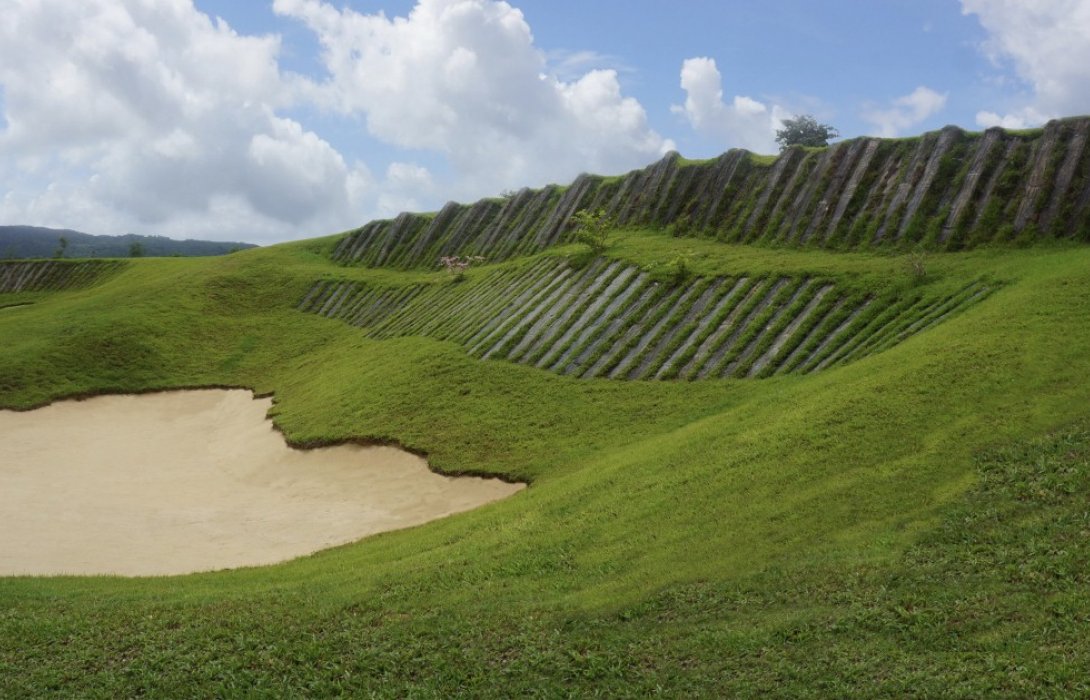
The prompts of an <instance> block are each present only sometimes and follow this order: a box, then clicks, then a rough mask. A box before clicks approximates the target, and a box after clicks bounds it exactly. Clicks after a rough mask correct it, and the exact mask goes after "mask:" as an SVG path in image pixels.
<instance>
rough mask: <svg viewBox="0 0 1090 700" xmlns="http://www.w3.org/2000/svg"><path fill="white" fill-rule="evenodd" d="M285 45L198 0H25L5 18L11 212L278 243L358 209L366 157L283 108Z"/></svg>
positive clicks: (6, 202) (3, 213)
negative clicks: (200, 6)
mask: <svg viewBox="0 0 1090 700" xmlns="http://www.w3.org/2000/svg"><path fill="white" fill-rule="evenodd" d="M279 49H280V46H279V40H278V39H277V38H276V37H271V36H261V37H252V36H241V35H239V34H237V33H236V32H234V31H233V30H231V29H230V27H228V26H227V25H226V24H224V23H223V22H213V21H212V20H210V19H209V18H208V17H207V16H206V15H204V14H201V13H199V12H197V11H196V10H195V9H194V8H193V6H192V4H191V3H190V2H189V1H188V0H160V1H157V2H154V3H149V2H141V1H139V0H87V1H85V2H80V3H76V4H73V3H69V2H66V1H65V0H39V1H38V2H19V3H16V7H15V8H14V9H13V10H11V11H8V12H6V13H5V21H4V23H3V26H2V27H0V84H2V85H3V87H4V96H5V100H4V111H5V121H6V123H7V125H6V128H4V129H3V131H0V160H3V161H4V162H6V163H8V164H9V166H8V168H7V169H6V170H4V171H2V173H0V175H2V176H3V178H4V185H5V189H7V190H8V192H7V194H6V195H5V197H4V199H3V201H2V202H0V217H2V218H3V219H4V220H5V221H19V222H28V223H43V224H47V225H65V226H72V227H76V228H79V227H81V226H87V224H90V226H88V228H97V229H98V230H107V231H110V232H119V231H120V230H141V231H150V232H156V233H164V234H169V235H190V234H192V233H199V234H200V235H206V236H211V237H220V238H222V237H231V236H244V237H246V238H250V239H257V240H269V239H272V238H278V237H284V236H290V235H293V234H295V233H296V232H297V231H298V230H300V229H305V230H307V231H309V232H322V231H323V230H327V228H328V227H330V226H333V225H334V224H335V223H336V222H338V221H342V220H344V219H345V218H347V217H349V216H351V214H352V211H353V207H352V205H351V200H352V199H353V198H354V197H356V196H358V194H359V190H360V189H361V187H363V186H364V185H365V183H366V181H367V179H368V175H367V173H366V169H365V168H362V167H361V166H355V165H350V164H348V163H346V162H345V161H344V159H343V158H342V157H341V155H340V154H339V153H338V152H337V151H336V150H335V149H334V148H333V147H332V146H330V144H328V143H327V142H325V141H324V140H322V139H321V138H319V137H318V136H317V135H316V134H314V133H313V132H311V131H308V130H306V129H305V128H303V126H302V125H301V124H299V123H298V122H295V121H292V120H290V119H286V118H284V117H281V116H278V115H277V114H276V112H275V110H276V108H277V107H280V106H284V105H286V104H289V102H290V100H291V89H290V85H289V80H287V79H286V78H285V77H284V76H282V75H281V73H280V70H279V66H278V62H277V55H278V52H279ZM10 164H14V166H15V167H11V165H10ZM221 215H225V218H222V219H221V218H219V217H220V216H221ZM195 224H196V231H195V230H194V226H195ZM232 224H234V225H235V226H236V228H235V229H233V230H231V229H230V228H229V227H230V226H231V225H232Z"/></svg>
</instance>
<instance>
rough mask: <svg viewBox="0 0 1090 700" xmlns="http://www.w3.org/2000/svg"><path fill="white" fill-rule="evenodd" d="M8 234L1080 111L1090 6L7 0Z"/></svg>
mask: <svg viewBox="0 0 1090 700" xmlns="http://www.w3.org/2000/svg"><path fill="white" fill-rule="evenodd" d="M0 10H2V11H3V16H4V22H3V23H2V24H0V224H25V225H38V226H50V227H56V228H72V229H76V230H81V231H86V232H88V233H98V234H120V233H140V234H149V235H165V236H171V237H174V238H207V239H212V240H242V241H248V242H254V243H260V244H269V243H275V242H279V241H285V240H294V239H299V238H308V237H313V236H319V235H326V234H329V233H335V232H338V231H342V230H346V229H350V228H355V227H357V226H360V225H362V224H363V223H365V222H367V221H369V220H371V219H374V218H385V217H390V216H393V215H396V214H397V213H398V212H400V211H406V210H408V211H431V210H436V209H438V208H439V207H441V206H442V205H443V204H444V203H445V202H447V201H450V200H454V201H463V202H465V201H473V200H476V199H478V198H480V197H485V196H494V195H498V194H500V193H502V192H505V191H510V190H517V189H519V188H521V187H525V186H529V187H539V186H542V185H544V184H547V183H550V182H558V183H566V182H569V181H571V180H572V179H573V178H574V177H575V176H576V175H578V174H579V173H581V172H592V173H600V174H607V175H608V174H619V173H623V172H627V171H629V170H632V169H635V168H640V167H643V166H646V165H648V164H649V163H652V162H654V161H656V160H658V159H659V158H661V157H662V156H663V155H664V154H666V153H667V152H669V151H672V150H676V151H679V152H680V153H681V154H682V155H684V156H686V157H689V158H706V157H712V156H715V155H718V154H719V153H722V152H723V151H725V150H727V149H730V148H746V149H749V150H751V151H755V152H758V153H775V152H776V151H777V146H776V143H775V131H776V129H777V128H779V127H780V126H781V125H782V120H783V119H788V118H791V117H793V116H798V115H801V114H812V115H814V116H816V117H817V118H818V119H819V120H820V121H822V122H824V123H828V124H831V125H833V126H835V127H836V128H837V129H839V131H840V134H841V136H842V137H843V138H852V137H857V136H862V135H876V136H886V137H897V136H909V135H914V134H918V133H921V132H923V131H927V130H932V129H937V128H941V127H942V126H944V125H946V124H956V125H958V126H961V127H963V128H965V129H970V130H978V129H982V128H986V127H990V126H996V125H1000V126H1004V127H1007V128H1026V127H1032V126H1039V125H1041V124H1044V123H1045V122H1047V121H1048V120H1049V119H1052V118H1056V117H1064V116H1074V115H1080V114H1088V113H1090V71H1088V70H1086V68H1085V67H1086V66H1088V65H1090V2H1086V1H1085V0H822V2H814V1H813V0H776V1H775V2H771V1H769V0H673V1H668V0H508V2H502V1H500V0H415V1H413V0H350V1H346V0H245V1H244V2H243V1H240V0H81V1H80V2H71V0H0Z"/></svg>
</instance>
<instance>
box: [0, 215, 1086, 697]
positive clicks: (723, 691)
mask: <svg viewBox="0 0 1090 700" xmlns="http://www.w3.org/2000/svg"><path fill="white" fill-rule="evenodd" d="M335 242H336V241H335V239H334V238H332V237H331V238H327V239H320V240H317V241H307V242H303V243H300V244H291V245H284V246H277V247H273V248H268V249H256V250H250V251H244V252H242V253H237V254H235V255H232V256H228V257H224V258H214V259H200V260H198V259H142V260H134V261H132V263H131V264H130V265H128V266H127V267H126V269H124V270H123V271H121V272H120V273H118V274H117V275H116V276H113V277H111V278H110V279H108V280H106V281H104V282H102V283H101V284H99V285H97V286H95V287H93V288H89V289H82V290H72V291H62V292H56V293H52V294H47V295H35V297H34V299H33V301H34V303H33V305H31V306H27V307H22V308H19V309H11V310H3V311H0V338H3V339H4V351H3V352H2V353H0V405H4V406H7V407H15V408H29V407H32V406H36V405H41V404H43V403H46V402H49V401H51V400H55V399H57V398H59V397H64V396H74V395H83V394H89V393H95V392H104V391H111V392H117V391H146V390H152V389H161V388H170V387H181V386H208V385H231V386H248V387H252V388H254V389H256V390H257V391H259V392H273V393H274V396H275V399H276V404H275V407H274V409H273V414H274V417H275V420H276V422H277V424H278V426H279V427H280V428H281V429H282V430H283V431H284V433H285V435H286V436H287V437H288V438H289V439H290V440H291V441H292V442H293V443H295V444H298V445H317V444H326V443H331V442H337V441H342V440H349V439H373V440H387V441H395V442H397V443H400V444H402V445H405V446H407V447H410V448H412V449H415V450H419V451H421V452H423V453H425V454H427V456H428V458H429V461H430V463H431V464H432V466H433V467H434V468H436V469H438V470H441V471H445V472H449V473H459V472H462V473H486V474H496V475H502V476H504V477H505V478H512V479H523V480H527V481H529V482H530V484H531V486H530V488H529V489H527V490H526V491H524V492H522V493H520V494H518V495H517V496H515V497H512V498H510V499H507V500H505V501H502V502H499V503H495V504H492V505H489V506H487V507H484V508H481V509H479V510H476V511H473V512H470V513H465V514H462V515H458V516H455V517H451V518H447V519H444V520H441V521H437V522H434V523H430V524H428V525H425V526H421V527H417V528H412V529H408V530H403V531H398V532H393V533H387V534H383V535H379V536H376V537H371V538H367V539H365V540H362V541H360V542H357V543H354V544H350V545H346V546H342V547H338V548H335V549H332V550H327V551H325V552H321V553H318V554H316V555H314V556H311V557H306V558H302V559H298V560H295V561H292V562H288V563H285V564H281V565H277V566H271V567H262V568H254V569H244V570H237V571H227V572H220V573H213V574H201V575H194V576H185V577H175V578H162V579H117V578H109V577H98V578H79V577H73V578H5V579H0V696H4V697H33V696H49V695H52V696H81V695H82V696H100V697H117V696H134V695H141V694H144V695H152V696H184V697H194V696H231V695H244V694H275V695H305V696H316V695H326V694H335V693H343V694H350V693H354V694H368V693H373V694H375V695H379V696H390V697H405V696H414V697H450V696H451V695H456V694H466V695H486V696H487V695H491V696H511V695H518V694H524V695H538V696H557V695H589V694H593V693H596V692H597V693H600V694H604V695H610V696H625V695H628V696H645V695H650V694H655V693H659V694H664V695H668V696H679V695H686V694H700V695H730V694H737V695H758V694H761V695H781V696H787V697H799V696H807V695H812V696H825V697H828V696H858V697H875V696H880V695H889V696H901V695H920V696H935V695H943V694H949V695H955V696H958V695H960V696H964V697H980V696H989V695H1007V696H1011V697H1026V696H1049V695H1056V696H1060V695H1067V696H1071V695H1080V694H1085V693H1086V692H1087V687H1086V681H1085V679H1084V678H1083V676H1082V675H1081V669H1083V668H1085V667H1086V665H1087V662H1088V661H1090V658H1088V656H1090V643H1088V642H1087V641H1086V638H1085V634H1084V633H1083V632H1082V630H1083V629H1084V625H1085V621H1086V619H1087V617H1088V615H1090V609H1088V603H1087V599H1086V596H1085V595H1083V593H1084V591H1085V586H1086V583H1087V582H1086V576H1087V574H1086V572H1087V571H1090V566H1087V564H1088V563H1090V562H1088V561H1087V556H1088V553H1090V549H1088V544H1087V543H1088V540H1087V538H1086V528H1087V525H1086V519H1085V514H1086V512H1087V502H1086V499H1087V496H1086V494H1087V493H1090V483H1088V479H1090V471H1088V466H1090V465H1088V455H1090V428H1088V427H1087V425H1088V424H1087V420H1090V411H1088V410H1087V406H1090V380H1088V379H1087V377H1090V354H1088V353H1086V351H1085V349H1086V347H1088V346H1090V300H1088V299H1090V298H1088V296H1087V294H1086V293H1085V290H1086V289H1087V288H1090V250H1087V249H1084V248H1077V247H1073V246H1062V245H1056V246H1053V247H1038V248H1032V249H1026V250H976V251H973V252H969V253H959V254H943V253H936V254H933V255H931V256H929V258H928V276H927V280H926V282H925V283H924V287H925V288H926V291H927V292H928V297H929V298H938V297H941V296H944V295H948V294H952V293H954V292H956V291H958V290H959V289H962V288H964V286H965V285H966V284H968V283H970V282H973V281H976V280H978V279H983V280H986V281H989V282H990V283H992V284H995V285H996V286H997V288H996V291H994V292H993V293H992V294H991V295H990V296H989V297H988V298H987V299H985V300H983V301H981V302H980V303H978V304H976V305H974V306H972V307H970V308H968V309H967V310H965V311H964V312H963V313H960V314H959V315H957V316H955V317H952V318H950V319H949V320H947V321H945V322H943V323H942V324H939V325H936V326H934V327H932V328H931V329H929V330H927V331H926V332H924V333H921V334H918V335H915V336H913V337H911V338H909V339H907V340H906V341H905V342H903V343H900V344H898V345H896V346H893V347H891V348H889V349H888V350H886V351H884V352H881V353H878V354H875V355H870V356H868V357H865V358H863V359H860V360H859V361H856V362H852V363H849V364H845V365H842V366H838V367H835V368H832V369H829V370H826V371H824V372H821V373H817V374H813V375H806V376H800V375H779V376H775V377H771V378H768V379H762V380H733V379H726V380H715V381H697V382H673V381H666V382H619V381H609V380H578V379H574V378H569V377H564V376H559V375H556V374H553V373H550V372H547V371H543V370H536V369H533V368H530V367H525V366H520V365H517V364H513V363H510V362H502V361H482V360H479V359H477V358H474V357H471V356H469V355H467V354H466V352H465V351H464V349H463V348H462V347H461V346H459V345H456V344H454V343H453V342H440V341H436V340H432V339H428V338H423V337H403V338H395V339H386V340H371V339H368V338H367V337H366V336H365V334H364V333H363V332H362V331H361V330H360V329H357V328H354V327H351V326H349V325H347V324H344V323H341V322H338V321H336V320H330V319H324V318H321V317H318V316H317V315H314V314H306V313H302V312H299V311H296V310H294V307H295V305H296V304H297V303H298V302H299V301H300V300H301V299H303V297H304V296H305V295H306V293H307V292H308V290H310V289H311V287H312V285H313V283H314V282H315V281H316V280H322V279H330V280H332V279H346V280H351V281H356V282H361V283H364V284H366V285H368V286H369V287H382V286H392V285H405V284H408V283H440V282H441V281H442V280H443V277H442V273H421V272H393V271H390V270H382V269H374V270H370V269H358V268H345V267H341V266H338V265H335V264H332V263H330V262H328V258H327V257H326V256H327V255H328V251H329V250H330V249H331V248H332V246H333V245H334V244H335ZM674 245H675V246H676V244H674ZM684 245H685V247H686V249H692V250H693V251H694V256H693V259H692V261H691V266H692V267H693V269H694V274H697V275H703V276H708V277H709V278H710V277H715V276H722V277H731V278H737V277H739V276H743V275H744V276H750V277H757V276H768V277H772V278H780V277H792V278H803V277H811V278H816V279H822V280H831V281H834V282H835V283H836V284H837V286H838V289H843V290H844V291H845V293H848V292H851V293H858V294H863V293H873V294H875V295H879V296H880V295H885V294H893V293H900V292H907V291H910V290H911V289H913V287H914V285H916V284H917V283H916V282H915V281H914V280H912V279H910V277H909V276H908V275H907V273H905V271H904V268H903V265H902V264H901V260H900V258H899V257H897V256H894V255H868V254H863V253H831V252H824V251H799V250H775V249H768V248H758V249H753V248H746V247H743V246H727V245H723V244H721V243H716V242H713V241H704V240H701V239H686V240H685V241H684ZM564 250H567V249H561V252H563V251H564ZM572 250H574V249H572ZM674 254H676V247H674V248H672V247H671V244H670V239H668V238H667V237H663V236H657V235H652V234H651V232H639V231H630V232H626V233H624V234H623V235H621V236H620V237H619V239H618V242H617V243H616V244H615V246H614V247H613V248H612V249H611V250H610V255H612V256H615V257H618V258H620V259H623V260H626V261H628V262H631V263H635V264H640V265H647V264H650V263H653V262H661V261H665V260H669V259H670V258H671V257H673V255H674ZM507 264H510V265H523V264H529V261H526V260H513V261H511V262H510V263H507ZM492 269H495V268H494V267H493V266H491V265H489V266H483V267H482V268H480V269H474V270H470V272H469V277H470V278H471V281H472V278H474V277H475V276H476V275H482V276H483V275H485V274H489V273H490V270H492ZM455 286H456V285H451V288H452V289H453V288H454V287H455ZM8 296H10V295H2V296H0V306H3V305H7V304H8V303H9V302H10V301H12V299H9V298H7V297H8ZM20 300H25V299H23V298H20ZM1057 430H1059V432H1055V433H1053V434H1050V432H1051V431H1057ZM1046 435H1048V437H1043V436H1046Z"/></svg>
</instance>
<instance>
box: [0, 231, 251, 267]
mask: <svg viewBox="0 0 1090 700" xmlns="http://www.w3.org/2000/svg"><path fill="white" fill-rule="evenodd" d="M61 238H64V240H65V242H66V245H65V246H64V249H63V251H61ZM256 247H257V246H255V245H254V244H253V243H235V242H222V241H194V240H190V239H187V240H184V241H177V240H174V239H173V238H167V237H165V236H138V235H136V234H133V233H128V234H125V235H123V236H93V235H91V234H89V233H81V232H79V231H71V230H69V229H57V228H42V227H39V226H0V260H3V259H13V258H52V257H56V256H57V255H58V254H59V253H60V252H63V255H64V257H66V258H127V257H131V256H132V255H133V253H134V252H135V253H137V254H139V255H146V256H155V257H159V256H174V255H183V256H187V257H188V256H201V255H225V254H227V253H230V252H233V251H236V250H242V249H245V248H256Z"/></svg>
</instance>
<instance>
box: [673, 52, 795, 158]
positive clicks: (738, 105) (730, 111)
mask: <svg viewBox="0 0 1090 700" xmlns="http://www.w3.org/2000/svg"><path fill="white" fill-rule="evenodd" d="M681 87H682V89H683V90H685V93H686V98H685V104H684V105H674V106H673V107H672V109H673V111H674V112H675V113H677V114H681V115H683V116H684V117H685V118H686V119H687V120H688V121H689V124H690V125H692V127H693V129H695V130H696V132H697V133H699V134H701V135H703V136H707V137H709V138H713V139H716V140H717V141H719V142H720V143H721V144H722V145H723V146H724V147H740V148H748V149H749V150H751V151H754V152H757V153H774V152H776V151H777V150H778V149H777V146H776V130H777V129H780V128H782V127H783V119H785V118H787V117H789V116H790V114H789V113H788V112H787V111H786V110H784V109H783V108H782V107H779V106H778V105H773V106H771V107H769V106H768V105H766V104H764V103H762V102H758V101H757V100H754V99H753V98H750V97H745V96H735V97H734V98H733V99H732V100H731V101H730V102H729V103H728V102H725V101H724V100H723V78H722V75H721V74H720V73H719V68H717V67H716V65H715V60H714V59H711V58H689V59H686V60H685V62H684V63H683V64H682V66H681Z"/></svg>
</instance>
